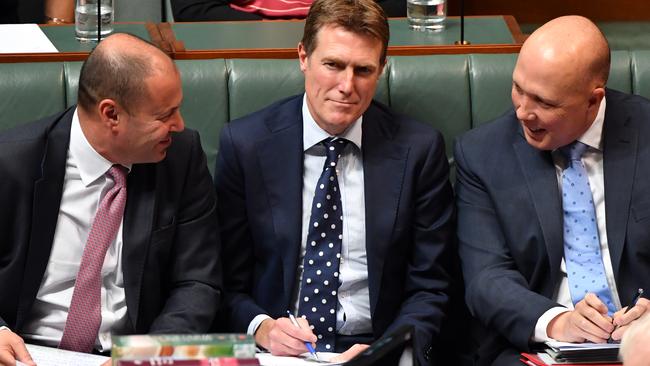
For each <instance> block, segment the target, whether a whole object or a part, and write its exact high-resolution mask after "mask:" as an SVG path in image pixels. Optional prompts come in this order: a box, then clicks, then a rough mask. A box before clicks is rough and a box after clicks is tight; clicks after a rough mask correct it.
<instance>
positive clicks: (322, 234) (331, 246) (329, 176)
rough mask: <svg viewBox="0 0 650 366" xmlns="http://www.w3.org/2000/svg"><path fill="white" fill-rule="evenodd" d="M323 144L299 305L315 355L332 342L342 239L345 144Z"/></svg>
mask: <svg viewBox="0 0 650 366" xmlns="http://www.w3.org/2000/svg"><path fill="white" fill-rule="evenodd" d="M323 144H324V145H325V147H326V149H327V159H326V160H325V165H324V166H323V173H322V174H321V176H320V179H318V184H317V185H316V191H315V192H314V202H313V203H312V206H311V218H310V219H309V233H308V234H307V246H306V252H305V258H304V262H303V268H304V271H303V275H302V282H301V284H300V302H299V304H300V306H299V309H300V311H299V314H300V315H301V316H304V317H306V318H307V321H309V324H310V326H311V328H312V330H313V331H314V334H316V336H317V337H318V342H317V343H316V351H318V352H323V351H325V352H327V351H333V350H334V345H335V341H336V335H335V331H336V306H337V295H336V294H337V291H338V288H339V279H338V277H339V272H338V271H339V261H340V258H341V241H342V239H343V230H342V228H343V210H342V209H341V195H340V192H339V181H338V176H337V170H338V169H337V164H338V160H339V158H340V157H341V152H342V151H343V149H345V147H346V146H347V144H348V141H347V140H344V139H339V138H329V139H326V140H324V141H323Z"/></svg>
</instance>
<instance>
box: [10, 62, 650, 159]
mask: <svg viewBox="0 0 650 366" xmlns="http://www.w3.org/2000/svg"><path fill="white" fill-rule="evenodd" d="M516 60H517V55H516V54H472V55H432V56H393V57H390V58H389V60H388V63H387V65H386V67H385V69H384V73H383V74H382V76H381V78H380V80H379V83H378V87H377V92H376V94H375V99H377V100H379V101H381V102H383V103H385V104H388V105H389V106H391V107H392V108H393V109H394V110H395V111H396V112H397V113H403V114H406V115H409V116H411V117H413V118H415V119H418V120H420V121H423V122H425V123H428V124H430V125H432V126H434V127H436V128H438V129H439V130H440V131H441V132H442V133H443V135H444V136H445V139H446V142H447V152H448V154H449V155H450V156H451V154H450V152H451V145H452V142H453V139H454V138H455V137H456V136H458V135H459V134H461V133H463V132H464V131H467V130H468V129H470V128H472V127H475V126H478V125H480V124H481V123H485V122H487V121H489V120H491V119H493V118H495V117H498V116H499V115H501V114H503V113H504V112H505V111H507V110H509V109H510V108H511V107H512V106H511V101H510V89H511V84H512V70H513V69H514V65H515V63H516ZM177 65H178V68H179V70H180V73H181V78H182V80H183V94H184V100H183V106H182V107H181V113H182V114H183V117H184V118H185V124H186V126H187V127H189V128H193V129H196V130H198V131H199V133H200V134H201V141H202V144H203V147H204V149H205V152H206V154H207V157H208V164H209V167H210V170H211V171H212V170H213V169H214V162H215V159H216V154H217V150H218V141H219V133H220V131H221V128H222V127H223V126H224V124H225V123H227V122H228V121H231V120H233V119H236V118H239V117H242V116H244V115H246V114H249V113H252V112H254V111H256V110H258V109H260V108H263V107H264V106H266V105H269V104H271V103H273V102H275V101H277V100H279V99H281V98H284V97H287V96H290V95H293V94H297V93H302V92H303V91H304V77H303V74H302V72H301V71H300V67H299V63H298V60H261V59H231V60H223V59H214V60H182V61H177ZM80 69H81V63H80V62H59V63H56V62H54V63H13V64H9V63H8V64H0V130H4V129H7V128H10V127H13V126H15V125H18V124H21V123H25V122H28V121H31V120H35V119H38V118H42V117H45V116H47V115H50V114H53V113H56V112H58V111H61V110H63V109H64V108H65V107H66V106H70V105H73V104H74V103H75V102H76V95H77V87H78V78H79V71H80ZM608 86H609V87H611V88H614V89H618V90H621V91H624V92H630V93H635V94H639V95H642V96H645V97H648V98H650V50H641V51H614V52H612V66H611V72H610V78H609V82H608Z"/></svg>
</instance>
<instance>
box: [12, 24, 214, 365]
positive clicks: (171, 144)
mask: <svg viewBox="0 0 650 366" xmlns="http://www.w3.org/2000/svg"><path fill="white" fill-rule="evenodd" d="M182 99H183V94H182V90H181V80H180V76H179V73H178V70H177V69H176V66H175V65H174V63H173V62H172V60H171V59H170V58H169V57H168V56H167V55H166V54H164V53H163V52H161V51H160V50H158V49H157V48H155V47H154V46H152V45H150V44H148V43H146V42H144V41H142V40H140V39H138V38H135V37H133V36H129V35H124V34H116V35H113V36H111V37H108V38H107V39H106V40H104V41H102V42H101V43H100V44H99V45H98V46H97V48H96V49H95V50H94V51H93V52H92V53H91V54H90V56H89V57H88V59H87V60H86V62H85V63H84V65H83V67H82V69H81V74H80V77H79V94H78V102H79V104H78V105H76V106H72V107H70V108H68V109H67V110H65V111H63V112H62V113H59V114H57V115H55V116H52V117H48V118H45V119H42V120H40V121H37V122H34V123H31V124H27V125H24V126H22V127H18V128H16V129H13V130H9V131H6V132H3V133H2V134H0V176H1V177H2V184H0V202H1V204H2V206H3V207H5V209H3V210H0V233H2V236H0V298H1V299H2V301H0V327H1V328H0V364H2V365H13V364H14V363H15V360H19V361H22V362H24V363H28V364H33V363H32V361H31V359H30V356H29V354H28V353H27V351H26V349H25V346H24V342H26V343H35V344H41V345H46V346H52V347H59V348H64V349H69V350H74V351H78V352H100V353H103V352H107V351H108V350H110V348H111V343H110V335H111V334H128V333H193V332H205V331H207V330H208V328H209V327H210V324H211V322H212V318H213V314H214V313H215V312H216V309H217V306H218V304H219V301H220V296H221V290H220V288H221V280H220V269H219V268H220V267H219V263H218V262H217V259H218V256H219V240H218V237H217V235H216V230H217V228H216V216H215V213H216V211H215V207H216V202H215V197H214V193H213V189H212V184H211V178H210V175H209V173H208V169H207V168H206V160H205V156H204V154H203V150H202V149H201V145H200V142H199V136H198V134H197V133H196V132H193V131H188V130H185V131H184V123H183V118H182V117H181V115H180V111H179V107H180V105H181V101H182Z"/></svg>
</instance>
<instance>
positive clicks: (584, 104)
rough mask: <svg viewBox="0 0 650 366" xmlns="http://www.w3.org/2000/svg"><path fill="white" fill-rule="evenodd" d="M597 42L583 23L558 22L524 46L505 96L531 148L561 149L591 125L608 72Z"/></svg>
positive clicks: (606, 51) (605, 57)
mask: <svg viewBox="0 0 650 366" xmlns="http://www.w3.org/2000/svg"><path fill="white" fill-rule="evenodd" d="M601 38H602V35H601V34H600V33H599V31H598V29H597V28H596V27H595V26H594V25H593V24H592V23H590V22H589V21H588V20H586V19H584V18H580V17H562V18H558V19H556V20H553V21H551V22H549V23H547V24H546V25H544V26H543V27H541V28H540V29H538V30H537V31H536V32H535V33H533V35H531V36H530V37H529V38H528V40H527V41H526V43H524V45H523V47H522V49H521V52H520V53H519V58H518V59H517V64H516V66H515V69H514V72H513V74H512V95H511V96H512V104H513V106H514V109H515V111H516V113H517V119H519V121H520V122H521V125H522V129H523V132H524V136H525V137H526V141H527V142H528V143H529V144H530V145H531V146H533V147H535V148H537V149H540V150H554V149H557V148H559V147H562V146H565V145H567V144H569V143H571V142H573V141H575V140H576V139H578V138H579V137H580V136H582V135H583V134H584V133H585V132H586V131H587V130H588V129H589V127H590V126H591V124H592V123H593V122H594V120H595V118H596V115H597V114H598V109H599V107H600V102H601V100H602V98H603V97H604V95H605V89H604V85H605V82H606V79H607V75H606V74H607V72H606V70H605V71H604V69H605V68H606V69H607V70H608V69H609V49H608V48H607V45H606V42H604V41H602V40H601ZM603 42H604V43H605V44H604V45H603V44H602V43H603Z"/></svg>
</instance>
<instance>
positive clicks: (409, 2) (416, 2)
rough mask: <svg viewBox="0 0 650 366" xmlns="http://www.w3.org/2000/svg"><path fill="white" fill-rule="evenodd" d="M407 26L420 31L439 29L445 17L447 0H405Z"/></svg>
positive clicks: (443, 25) (442, 27) (441, 28)
mask: <svg viewBox="0 0 650 366" xmlns="http://www.w3.org/2000/svg"><path fill="white" fill-rule="evenodd" d="M406 16H407V17H408V21H409V27H410V28H411V29H415V30H420V31H434V32H436V31H441V30H443V29H444V28H445V19H446V18H447V0H406Z"/></svg>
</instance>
